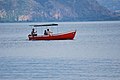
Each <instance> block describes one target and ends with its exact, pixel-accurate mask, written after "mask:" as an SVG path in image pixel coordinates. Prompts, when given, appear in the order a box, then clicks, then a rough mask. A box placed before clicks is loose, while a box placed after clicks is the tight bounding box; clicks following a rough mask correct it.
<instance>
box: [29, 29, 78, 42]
mask: <svg viewBox="0 0 120 80" xmlns="http://www.w3.org/2000/svg"><path fill="white" fill-rule="evenodd" d="M75 34H76V31H72V32H68V33H60V34H52V35H41V36H31V35H28V38H29V40H73V39H74V37H75Z"/></svg>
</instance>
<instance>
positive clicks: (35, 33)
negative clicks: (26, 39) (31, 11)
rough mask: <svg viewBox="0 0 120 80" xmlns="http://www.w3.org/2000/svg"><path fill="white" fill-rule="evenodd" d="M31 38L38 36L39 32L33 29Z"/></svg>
mask: <svg viewBox="0 0 120 80" xmlns="http://www.w3.org/2000/svg"><path fill="white" fill-rule="evenodd" d="M31 36H37V31H35V29H34V28H33V29H32V32H31Z"/></svg>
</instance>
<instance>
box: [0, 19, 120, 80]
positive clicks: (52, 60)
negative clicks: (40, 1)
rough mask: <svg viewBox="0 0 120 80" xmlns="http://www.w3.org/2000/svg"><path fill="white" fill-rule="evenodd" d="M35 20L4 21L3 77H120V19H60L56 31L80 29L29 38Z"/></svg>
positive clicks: (0, 27)
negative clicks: (71, 35) (70, 35)
mask: <svg viewBox="0 0 120 80" xmlns="http://www.w3.org/2000/svg"><path fill="white" fill-rule="evenodd" d="M31 24H41V23H0V80H119V79H120V22H119V21H116V22H114V21H113V22H112V21H111V22H75V23H74V22H72V23H70V22H67V23H58V24H59V26H58V28H56V27H52V28H51V27H50V29H51V30H52V31H53V32H54V33H60V32H67V31H71V30H77V34H76V36H75V39H74V40H58V41H56V40H55V41H29V40H28V38H27V35H28V34H29V33H30V31H31V29H32V27H30V26H29V25H31ZM44 29H45V28H44V27H43V28H36V30H37V32H38V34H43V30H44Z"/></svg>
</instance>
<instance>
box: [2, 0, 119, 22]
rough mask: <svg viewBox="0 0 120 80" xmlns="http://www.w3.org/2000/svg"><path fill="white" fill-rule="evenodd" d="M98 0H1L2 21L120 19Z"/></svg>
mask: <svg viewBox="0 0 120 80" xmlns="http://www.w3.org/2000/svg"><path fill="white" fill-rule="evenodd" d="M119 19H120V17H119V16H118V15H116V14H114V12H113V11H111V10H109V9H107V8H106V7H103V6H101V5H100V4H99V3H98V2H97V1H96V0H0V22H26V21H30V22H43V21H44V22H49V21H96V20H97V21H98V20H119Z"/></svg>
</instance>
